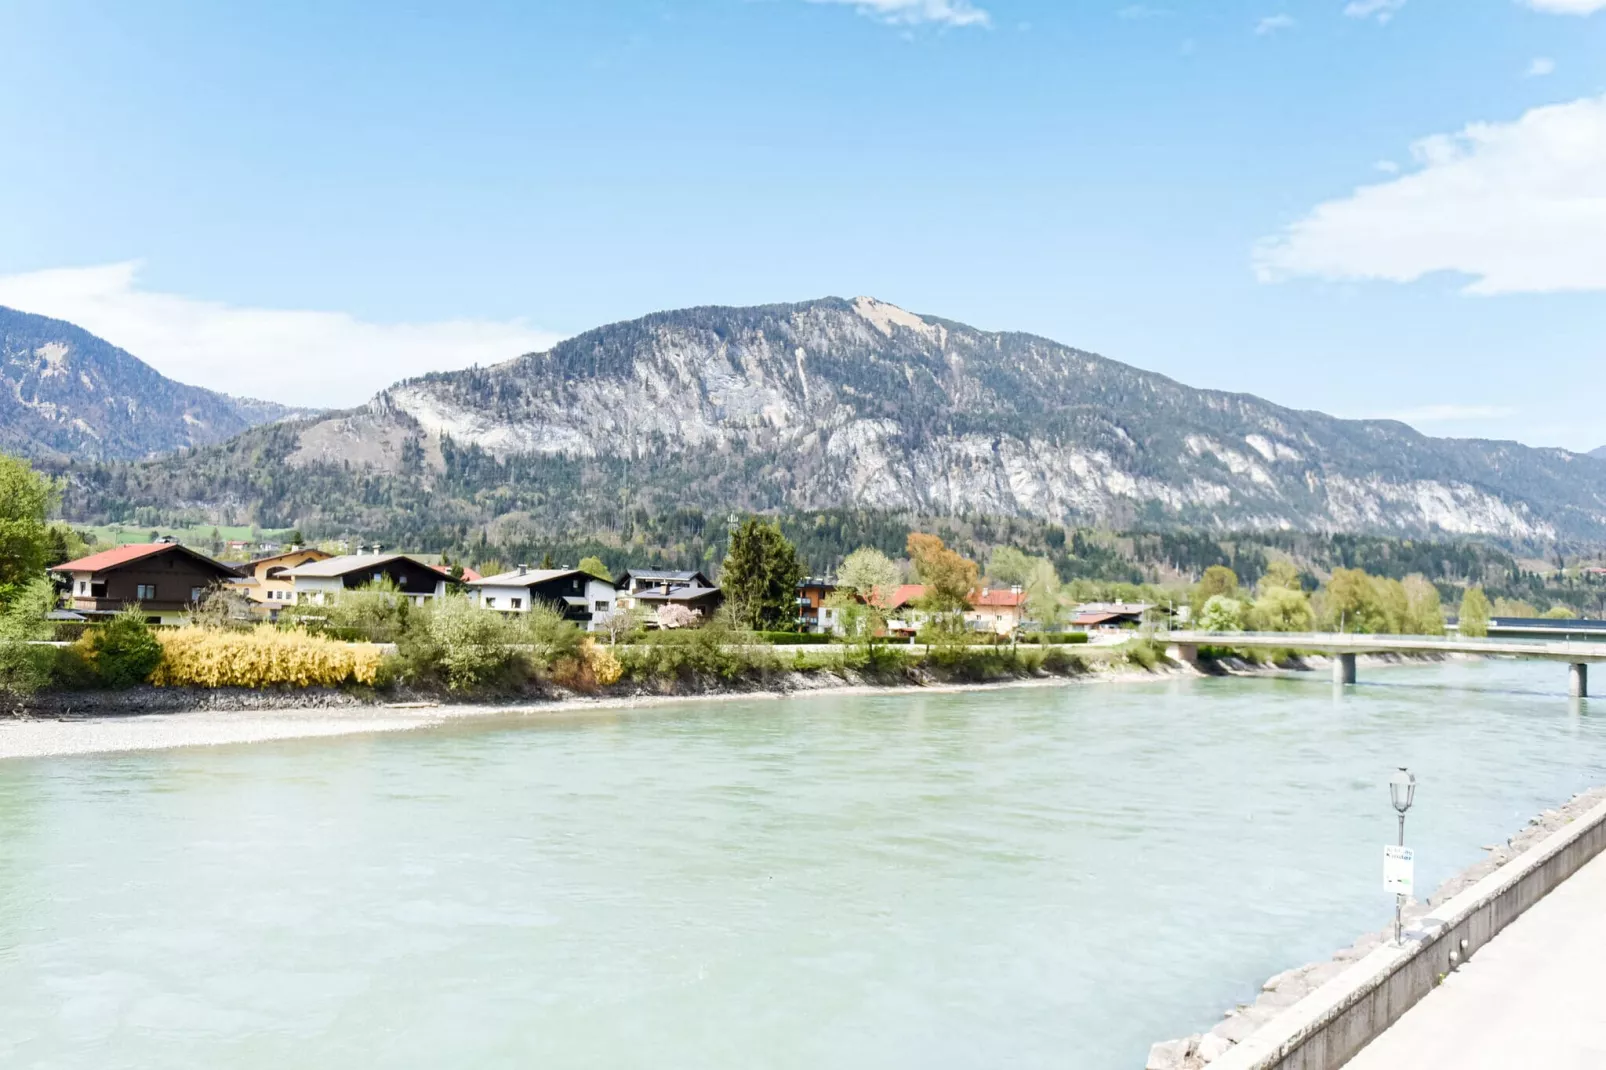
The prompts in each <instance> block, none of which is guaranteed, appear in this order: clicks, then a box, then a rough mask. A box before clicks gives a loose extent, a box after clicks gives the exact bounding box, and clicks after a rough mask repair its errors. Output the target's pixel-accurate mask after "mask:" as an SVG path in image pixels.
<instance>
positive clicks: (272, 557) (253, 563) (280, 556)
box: [240, 546, 335, 568]
mask: <svg viewBox="0 0 1606 1070" xmlns="http://www.w3.org/2000/svg"><path fill="white" fill-rule="evenodd" d="M302 554H317V555H319V556H318V558H317V559H318V560H319V561H327V560H328V559H329V558H331V557H333V556H335V555H334V554H332V553H330V552H329V551H328V550H320V549H318V548H317V547H316V546H303V547H302V548H301V549H299V550H284V551H282V552H280V553H276V554H268V555H266V556H264V557H253V558H252V559H251V560H249V561H247V562H246V563H245V564H244V565H242V566H240V567H241V568H256V567H257V566H258V565H265V564H267V563H268V562H269V561H282V560H284V559H285V558H287V557H299V556H301V555H302ZM307 563H308V564H311V562H310V561H309V562H307Z"/></svg>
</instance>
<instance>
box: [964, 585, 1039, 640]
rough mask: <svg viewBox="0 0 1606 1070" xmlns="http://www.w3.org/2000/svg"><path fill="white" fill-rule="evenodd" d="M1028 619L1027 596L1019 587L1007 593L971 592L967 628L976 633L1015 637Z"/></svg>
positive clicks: (966, 615) (995, 591)
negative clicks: (1016, 632)
mask: <svg viewBox="0 0 1606 1070" xmlns="http://www.w3.org/2000/svg"><path fill="white" fill-rule="evenodd" d="M1025 619H1026V594H1025V592H1024V591H1022V590H1021V588H1020V587H1019V586H1015V587H1011V588H1010V589H1009V590H1007V591H1003V590H987V591H972V592H970V609H969V610H967V611H966V612H965V626H966V627H968V628H969V629H970V630H971V631H975V632H992V633H993V634H994V635H1013V634H1014V633H1015V631H1016V630H1017V629H1018V628H1020V626H1021V623H1022V622H1023V621H1024V620H1025Z"/></svg>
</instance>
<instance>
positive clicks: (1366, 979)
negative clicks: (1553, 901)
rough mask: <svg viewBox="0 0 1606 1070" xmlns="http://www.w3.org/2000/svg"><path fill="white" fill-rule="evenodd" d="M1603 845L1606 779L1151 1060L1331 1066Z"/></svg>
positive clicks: (1219, 1069) (1313, 1069)
mask: <svg viewBox="0 0 1606 1070" xmlns="http://www.w3.org/2000/svg"><path fill="white" fill-rule="evenodd" d="M1603 848H1606V788H1597V789H1594V790H1593V791H1589V792H1586V793H1584V794H1582V795H1577V796H1574V797H1573V799H1572V800H1571V801H1569V802H1568V803H1567V804H1566V805H1565V806H1563V807H1560V808H1559V809H1555V810H1547V811H1545V812H1544V813H1543V814H1541V815H1540V816H1538V817H1536V818H1534V819H1533V820H1532V821H1530V822H1529V823H1528V827H1527V828H1525V829H1524V830H1523V831H1522V832H1520V833H1518V834H1517V835H1516V836H1513V837H1512V838H1511V839H1510V840H1508V841H1507V842H1506V843H1504V844H1500V845H1494V846H1491V847H1489V848H1486V849H1487V850H1488V851H1489V852H1490V853H1489V856H1488V857H1487V858H1485V859H1484V860H1483V861H1482V862H1480V863H1478V864H1477V865H1475V866H1472V867H1470V868H1469V869H1467V870H1465V871H1464V872H1462V873H1460V874H1458V875H1456V876H1455V877H1452V878H1451V879H1450V880H1448V881H1446V882H1445V883H1444V884H1443V885H1441V886H1440V888H1439V889H1438V890H1437V891H1436V892H1434V894H1433V895H1432V896H1431V897H1430V898H1429V899H1428V901H1427V902H1426V903H1425V904H1419V903H1416V902H1412V903H1411V904H1409V905H1408V906H1407V907H1406V911H1405V921H1406V933H1405V941H1404V943H1405V946H1404V947H1400V948H1397V947H1394V946H1393V945H1392V943H1390V942H1389V941H1390V940H1391V938H1392V937H1393V928H1392V926H1391V927H1390V928H1389V929H1387V930H1384V931H1382V932H1378V933H1369V934H1367V935H1366V936H1363V937H1362V938H1361V939H1360V940H1357V941H1356V942H1355V943H1354V944H1353V945H1351V946H1350V947H1348V948H1345V949H1344V950H1343V951H1340V952H1339V953H1338V954H1336V955H1334V956H1333V959H1332V960H1331V961H1330V962H1323V963H1316V964H1312V965H1309V966H1303V967H1300V968H1298V969H1293V970H1287V971H1285V972H1283V973H1280V974H1278V975H1277V976H1275V977H1273V978H1271V979H1270V980H1268V981H1267V982H1266V983H1265V985H1264V986H1263V988H1262V992H1261V994H1260V997H1259V998H1258V999H1256V1000H1255V1002H1253V1003H1251V1004H1245V1005H1242V1006H1239V1007H1237V1008H1235V1009H1234V1010H1232V1011H1229V1012H1228V1013H1227V1018H1226V1020H1225V1021H1223V1022H1222V1023H1221V1024H1219V1025H1217V1026H1216V1027H1215V1028H1214V1029H1212V1030H1210V1032H1208V1033H1205V1034H1202V1035H1195V1036H1192V1037H1186V1038H1183V1039H1181V1040H1171V1041H1165V1042H1162V1043H1160V1044H1156V1045H1154V1047H1153V1048H1152V1049H1151V1050H1150V1052H1149V1060H1148V1063H1147V1068H1148V1070H1193V1068H1197V1067H1204V1066H1209V1067H1211V1070H1335V1068H1337V1067H1340V1066H1342V1065H1344V1063H1346V1062H1348V1061H1349V1060H1350V1059H1351V1058H1353V1057H1354V1055H1355V1053H1356V1052H1358V1051H1360V1050H1361V1048H1363V1047H1365V1046H1366V1044H1367V1043H1369V1042H1370V1041H1371V1040H1372V1039H1373V1038H1374V1037H1376V1036H1377V1035H1378V1034H1379V1033H1381V1032H1382V1031H1383V1030H1384V1029H1387V1028H1388V1027H1389V1026H1390V1025H1391V1024H1393V1023H1394V1022H1395V1021H1397V1020H1398V1019H1399V1017H1400V1016H1401V1015H1403V1014H1404V1013H1405V1012H1406V1011H1407V1010H1409V1009H1410V1008H1411V1007H1412V1006H1413V1005H1415V1003H1416V1002H1417V1001H1418V1000H1419V999H1421V998H1422V997H1423V996H1425V995H1427V994H1428V993H1429V992H1431V991H1432V990H1433V988H1434V987H1435V986H1437V985H1438V984H1439V982H1440V981H1442V980H1443V979H1444V977H1445V976H1446V975H1447V974H1448V973H1449V972H1450V971H1452V970H1454V969H1455V968H1456V967H1457V966H1459V965H1460V964H1461V963H1462V962H1465V961H1466V960H1467V958H1468V956H1470V955H1472V954H1473V953H1474V952H1476V951H1477V950H1478V949H1479V948H1480V947H1482V946H1483V945H1484V944H1485V943H1487V942H1488V941H1489V940H1490V939H1492V938H1493V937H1494V936H1495V935H1496V934H1497V933H1499V932H1500V930H1501V929H1503V928H1505V927H1506V926H1507V925H1508V924H1510V923H1511V922H1512V921H1513V920H1515V919H1516V918H1517V917H1519V916H1520V915H1521V914H1522V913H1523V911H1525V910H1527V909H1528V908H1529V907H1531V906H1533V905H1534V904H1535V903H1537V902H1539V900H1541V899H1543V898H1544V897H1545V896H1546V895H1547V894H1549V893H1550V892H1551V891H1552V890H1553V889H1554V888H1555V887H1556V886H1557V885H1559V884H1560V883H1561V882H1562V881H1564V880H1566V879H1567V878H1568V877H1570V876H1572V874H1573V873H1575V872H1577V871H1578V869H1580V868H1581V867H1582V866H1583V865H1584V864H1585V863H1586V862H1588V861H1589V860H1590V859H1592V858H1594V857H1595V856H1596V855H1597V854H1599V853H1600V852H1601V850H1602V849H1603Z"/></svg>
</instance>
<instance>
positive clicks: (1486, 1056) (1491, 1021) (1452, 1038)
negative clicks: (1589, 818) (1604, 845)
mask: <svg viewBox="0 0 1606 1070" xmlns="http://www.w3.org/2000/svg"><path fill="white" fill-rule="evenodd" d="M1603 906H1606V855H1599V856H1597V857H1596V858H1595V859H1594V860H1593V861H1591V862H1589V863H1587V864H1586V865H1585V866H1584V868H1583V869H1581V870H1579V871H1578V872H1577V873H1575V874H1573V876H1572V877H1571V878H1569V879H1568V880H1566V881H1564V882H1563V883H1562V884H1561V886H1560V887H1558V888H1557V889H1556V890H1555V891H1553V892H1551V893H1550V894H1549V895H1547V896H1546V897H1545V898H1544V899H1543V900H1541V901H1540V902H1539V903H1537V904H1535V905H1534V906H1533V907H1532V908H1530V909H1529V910H1528V911H1527V912H1526V913H1524V914H1523V915H1522V916H1521V917H1520V918H1518V919H1516V920H1515V921H1513V922H1512V923H1511V924H1510V925H1508V926H1506V927H1505V928H1504V929H1502V930H1501V932H1500V934H1499V935H1498V936H1496V937H1495V938H1494V939H1493V940H1491V941H1490V942H1489V943H1488V945H1486V946H1485V947H1484V948H1482V949H1481V950H1480V951H1479V952H1478V953H1477V954H1476V955H1473V956H1472V957H1471V958H1470V959H1468V960H1467V962H1466V963H1465V964H1464V965H1463V966H1461V968H1460V969H1458V970H1456V971H1455V972H1453V973H1451V974H1450V975H1449V976H1448V977H1446V978H1445V979H1444V983H1443V984H1441V985H1440V986H1439V987H1437V988H1435V989H1434V990H1433V991H1432V992H1430V993H1428V995H1427V996H1425V997H1423V999H1422V1001H1421V1002H1419V1003H1418V1004H1417V1005H1416V1006H1414V1007H1412V1008H1411V1009H1410V1010H1408V1011H1406V1012H1405V1014H1404V1016H1403V1017H1401V1018H1400V1020H1399V1021H1397V1022H1395V1023H1394V1024H1393V1025H1392V1026H1390V1027H1389V1028H1388V1029H1386V1030H1385V1031H1384V1032H1383V1033H1382V1035H1380V1036H1379V1037H1378V1038H1377V1039H1376V1040H1374V1041H1372V1043H1370V1044H1368V1045H1367V1046H1366V1047H1365V1048H1362V1049H1361V1051H1360V1053H1359V1054H1357V1055H1356V1056H1355V1058H1353V1059H1351V1060H1350V1061H1349V1063H1348V1064H1346V1070H1400V1068H1402V1067H1410V1068H1411V1070H1452V1068H1453V1070H1522V1068H1527V1067H1534V1068H1536V1070H1537V1068H1543V1070H1584V1068H1586V1067H1589V1068H1595V1070H1598V1068H1600V1067H1606V1001H1602V999H1601V987H1600V969H1601V963H1602V961H1606V909H1603Z"/></svg>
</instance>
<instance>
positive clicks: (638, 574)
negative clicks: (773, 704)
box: [620, 568, 713, 587]
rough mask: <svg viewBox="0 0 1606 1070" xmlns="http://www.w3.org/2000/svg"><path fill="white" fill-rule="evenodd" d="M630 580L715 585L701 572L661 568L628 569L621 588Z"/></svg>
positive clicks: (621, 580) (622, 578)
mask: <svg viewBox="0 0 1606 1070" xmlns="http://www.w3.org/2000/svg"><path fill="white" fill-rule="evenodd" d="M630 580H647V581H649V582H652V583H700V584H702V585H703V586H705V587H711V586H713V584H712V583H711V582H710V581H709V579H708V577H707V576H705V575H703V574H702V573H701V572H697V571H691V572H677V571H673V570H670V569H661V568H627V569H625V571H624V574H623V576H622V577H621V579H620V586H623V585H624V584H625V583H626V582H628V581H630Z"/></svg>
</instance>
